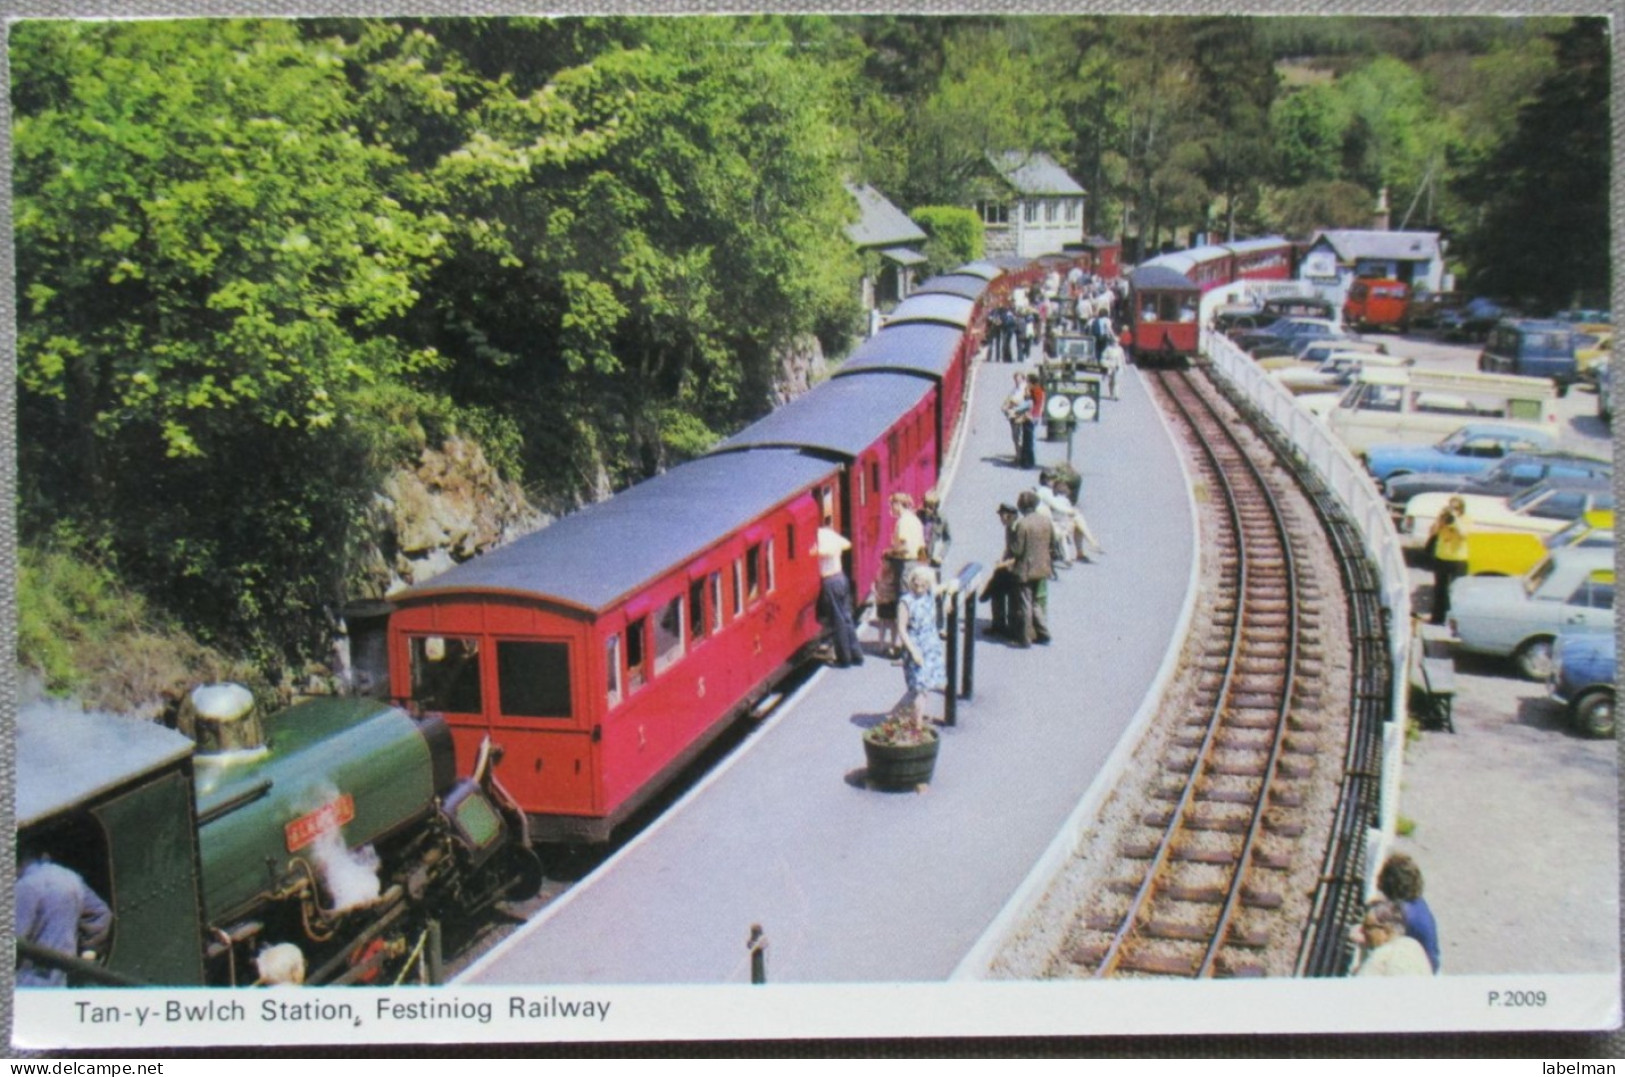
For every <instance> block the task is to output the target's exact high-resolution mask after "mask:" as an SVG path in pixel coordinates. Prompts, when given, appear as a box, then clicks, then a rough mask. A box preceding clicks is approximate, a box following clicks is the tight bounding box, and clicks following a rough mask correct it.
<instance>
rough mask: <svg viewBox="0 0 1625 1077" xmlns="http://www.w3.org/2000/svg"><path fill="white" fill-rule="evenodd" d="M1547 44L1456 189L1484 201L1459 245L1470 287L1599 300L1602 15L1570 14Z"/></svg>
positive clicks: (1605, 268)
mask: <svg viewBox="0 0 1625 1077" xmlns="http://www.w3.org/2000/svg"><path fill="white" fill-rule="evenodd" d="M1555 45H1556V50H1557V62H1556V67H1555V69H1554V70H1553V72H1552V74H1551V75H1550V76H1549V77H1548V78H1547V79H1546V80H1545V82H1543V83H1542V84H1541V87H1540V90H1539V92H1538V93H1537V94H1536V95H1535V98H1534V100H1533V101H1531V102H1530V103H1528V104H1527V105H1525V106H1524V107H1523V108H1522V109H1521V110H1519V113H1518V126H1517V130H1516V131H1515V132H1514V133H1513V135H1512V137H1511V138H1509V139H1507V140H1506V142H1505V144H1504V145H1503V146H1502V148H1501V150H1500V152H1498V153H1496V154H1495V155H1494V156H1493V157H1491V158H1490V159H1489V160H1488V161H1487V162H1486V163H1485V165H1484V166H1483V167H1482V168H1480V169H1477V170H1475V171H1474V172H1472V173H1471V174H1470V175H1468V176H1466V177H1464V179H1463V181H1462V183H1461V187H1460V194H1461V195H1462V197H1463V198H1464V199H1466V200H1468V201H1477V202H1479V203H1480V204H1481V205H1482V206H1483V207H1484V209H1483V223H1482V226H1481V228H1480V229H1479V231H1478V233H1477V234H1476V235H1474V236H1471V237H1469V238H1468V241H1467V243H1466V247H1467V250H1466V252H1465V254H1466V257H1467V259H1468V263H1469V267H1470V272H1471V278H1472V281H1473V284H1474V287H1476V288H1478V289H1480V290H1482V291H1485V292H1488V293H1490V294H1495V295H1505V296H1514V297H1529V298H1531V299H1533V300H1534V301H1536V302H1537V303H1540V304H1544V305H1549V306H1559V305H1563V304H1567V303H1571V302H1575V301H1576V300H1579V299H1581V298H1582V297H1597V298H1599V299H1606V297H1607V295H1608V289H1609V282H1610V261H1609V228H1608V210H1609V200H1608V177H1609V165H1610V162H1611V157H1610V151H1609V94H1608V89H1609V85H1610V70H1609V64H1610V58H1609V49H1608V30H1607V23H1606V22H1604V21H1602V20H1598V19H1576V20H1575V21H1574V23H1573V24H1572V26H1570V27H1569V28H1568V29H1567V30H1566V31H1564V32H1563V33H1561V34H1559V35H1557V36H1556V38H1555Z"/></svg>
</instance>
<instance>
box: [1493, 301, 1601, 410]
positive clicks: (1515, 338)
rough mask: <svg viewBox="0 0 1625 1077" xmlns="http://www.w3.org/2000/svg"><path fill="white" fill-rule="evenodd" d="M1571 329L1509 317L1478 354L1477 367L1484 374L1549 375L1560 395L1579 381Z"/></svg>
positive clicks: (1497, 325) (1573, 334)
mask: <svg viewBox="0 0 1625 1077" xmlns="http://www.w3.org/2000/svg"><path fill="white" fill-rule="evenodd" d="M1576 336H1577V334H1576V333H1575V332H1574V330H1573V329H1572V328H1570V327H1569V326H1568V325H1566V324H1564V323H1562V322H1551V321H1534V320H1532V319H1509V320H1505V321H1501V322H1498V323H1497V324H1496V326H1495V328H1494V330H1493V331H1491V333H1490V335H1489V338H1488V339H1487V340H1486V341H1485V342H1484V350H1483V352H1481V353H1480V354H1479V356H1478V369H1479V370H1481V371H1483V372H1484V373H1486V374H1517V375H1519V376H1521V377H1525V378H1549V379H1551V382H1552V384H1553V385H1555V386H1557V393H1558V395H1559V396H1562V395H1563V394H1564V393H1566V392H1568V391H1569V386H1571V385H1573V384H1574V383H1575V382H1577V381H1579V380H1580V362H1579V359H1578V358H1577V357H1576V356H1575V337H1576Z"/></svg>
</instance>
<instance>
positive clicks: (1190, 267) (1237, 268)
mask: <svg viewBox="0 0 1625 1077" xmlns="http://www.w3.org/2000/svg"><path fill="white" fill-rule="evenodd" d="M1294 263H1295V252H1294V250H1293V246H1292V242H1291V241H1290V240H1287V239H1282V238H1281V237H1279V236H1267V237H1264V238H1262V239H1246V240H1238V241H1236V242H1232V243H1219V244H1211V245H1207V246H1202V247H1192V248H1191V249H1189V250H1183V251H1175V252H1173V253H1170V254H1162V255H1158V256H1157V257H1155V258H1152V259H1150V260H1149V261H1146V262H1142V263H1141V264H1140V265H1139V266H1137V267H1136V268H1135V269H1134V271H1133V272H1131V273H1130V274H1129V277H1128V282H1129V318H1130V331H1131V333H1132V335H1133V345H1132V349H1131V350H1132V352H1133V354H1134V357H1135V362H1137V363H1140V364H1142V365H1145V366H1156V365H1178V364H1183V363H1185V362H1186V361H1188V360H1189V359H1190V357H1191V356H1193V355H1195V354H1196V352H1197V348H1198V346H1199V342H1200V339H1201V328H1202V327H1201V305H1202V297H1203V296H1204V295H1206V294H1207V293H1209V292H1211V291H1213V290H1214V289H1216V288H1222V287H1224V286H1225V285H1228V284H1233V283H1235V282H1237V281H1242V280H1250V281H1286V280H1290V279H1291V278H1292V274H1293V269H1294Z"/></svg>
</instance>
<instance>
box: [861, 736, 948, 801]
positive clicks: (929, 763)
mask: <svg viewBox="0 0 1625 1077" xmlns="http://www.w3.org/2000/svg"><path fill="white" fill-rule="evenodd" d="M940 744H941V739H940V738H939V737H938V736H937V735H936V734H935V733H933V734H932V735H931V739H929V740H927V741H925V742H923V743H920V744H877V743H875V742H874V741H872V740H870V739H869V738H868V737H865V738H864V739H863V754H864V755H865V756H866V757H867V758H868V760H869V770H868V773H867V779H868V782H869V784H870V785H872V786H876V787H878V788H881V789H909V788H914V787H916V786H921V785H925V784H927V783H928V782H930V781H931V774H932V772H933V771H934V770H935V769H936V766H937V748H938V747H939V746H940Z"/></svg>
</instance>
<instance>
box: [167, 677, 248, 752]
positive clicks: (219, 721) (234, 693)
mask: <svg viewBox="0 0 1625 1077" xmlns="http://www.w3.org/2000/svg"><path fill="white" fill-rule="evenodd" d="M175 724H176V726H177V727H179V729H180V731H181V732H182V733H185V734H186V735H187V736H189V737H191V738H192V740H193V741H194V742H195V743H196V744H197V748H198V754H199V755H202V756H218V755H225V754H227V753H228V752H251V751H254V750H256V749H259V748H263V747H265V730H264V728H263V727H262V726H261V724H260V712H259V708H258V707H256V706H255V705H254V695H253V693H252V692H250V691H249V690H248V689H247V688H244V687H243V686H242V685H240V684H200V685H198V686H197V687H196V688H194V689H192V690H191V692H189V693H187V696H186V699H185V701H184V702H183V703H182V704H181V710H180V715H179V716H178V718H177V719H176V723H175Z"/></svg>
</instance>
